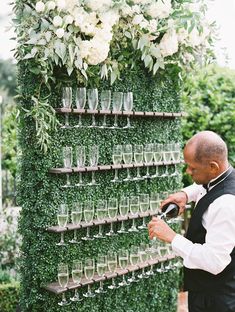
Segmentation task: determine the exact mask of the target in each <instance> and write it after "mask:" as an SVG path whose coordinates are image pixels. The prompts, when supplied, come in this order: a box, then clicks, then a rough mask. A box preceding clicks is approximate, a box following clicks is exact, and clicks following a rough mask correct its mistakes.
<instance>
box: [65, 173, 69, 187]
mask: <svg viewBox="0 0 235 312" xmlns="http://www.w3.org/2000/svg"><path fill="white" fill-rule="evenodd" d="M66 185H67V186H70V179H69V174H68V173H66Z"/></svg>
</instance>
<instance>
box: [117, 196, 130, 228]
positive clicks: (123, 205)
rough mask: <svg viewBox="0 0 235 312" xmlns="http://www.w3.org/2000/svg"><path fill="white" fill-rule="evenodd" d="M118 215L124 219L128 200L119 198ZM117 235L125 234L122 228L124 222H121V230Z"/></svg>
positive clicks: (127, 208)
mask: <svg viewBox="0 0 235 312" xmlns="http://www.w3.org/2000/svg"><path fill="white" fill-rule="evenodd" d="M119 213H120V215H121V216H122V217H126V216H127V215H128V213H129V198H128V197H121V199H120V202H119ZM118 233H127V231H126V230H125V226H124V221H123V220H122V223H121V228H120V230H118Z"/></svg>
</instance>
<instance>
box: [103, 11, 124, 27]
mask: <svg viewBox="0 0 235 312" xmlns="http://www.w3.org/2000/svg"><path fill="white" fill-rule="evenodd" d="M119 18H120V15H119V14H118V12H117V11H114V10H109V11H107V12H103V13H100V14H99V19H100V21H101V22H102V23H103V24H105V25H110V26H111V27H112V26H113V25H115V24H116V23H117V22H118V21H119Z"/></svg>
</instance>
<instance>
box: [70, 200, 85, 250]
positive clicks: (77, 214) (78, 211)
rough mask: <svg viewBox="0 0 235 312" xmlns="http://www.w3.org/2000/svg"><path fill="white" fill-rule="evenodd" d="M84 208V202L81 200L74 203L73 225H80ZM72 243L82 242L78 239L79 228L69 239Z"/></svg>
mask: <svg viewBox="0 0 235 312" xmlns="http://www.w3.org/2000/svg"><path fill="white" fill-rule="evenodd" d="M82 209H83V204H82V203H81V202H74V203H73V204H72V210H71V219H72V224H73V225H75V226H76V225H79V224H80V222H81V221H82ZM69 242H70V243H72V244H79V243H80V242H79V241H78V239H77V230H76V229H75V230H74V235H73V239H72V240H70V241H69Z"/></svg>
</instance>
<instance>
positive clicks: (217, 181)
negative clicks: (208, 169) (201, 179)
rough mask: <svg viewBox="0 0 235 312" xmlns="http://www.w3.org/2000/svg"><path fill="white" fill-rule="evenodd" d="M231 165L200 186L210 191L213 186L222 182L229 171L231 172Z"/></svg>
mask: <svg viewBox="0 0 235 312" xmlns="http://www.w3.org/2000/svg"><path fill="white" fill-rule="evenodd" d="M232 171H233V167H232V166H229V167H228V169H226V170H225V171H224V172H222V173H221V174H220V175H219V176H218V177H216V178H215V179H212V180H211V181H210V182H209V183H208V184H203V185H202V186H203V187H204V188H205V189H206V191H207V192H208V191H210V190H211V189H212V188H213V187H214V186H216V185H217V184H219V183H220V182H222V181H223V180H224V179H226V178H227V177H228V176H229V175H230V173H232Z"/></svg>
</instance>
